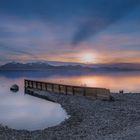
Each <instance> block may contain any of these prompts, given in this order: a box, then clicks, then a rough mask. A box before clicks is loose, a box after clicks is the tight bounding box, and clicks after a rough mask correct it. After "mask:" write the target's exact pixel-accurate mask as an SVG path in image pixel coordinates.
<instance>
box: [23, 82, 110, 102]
mask: <svg viewBox="0 0 140 140" xmlns="http://www.w3.org/2000/svg"><path fill="white" fill-rule="evenodd" d="M24 83H25V93H29V90H30V89H32V91H33V89H34V90H43V91H48V92H54V93H58V94H65V95H79V96H86V97H90V98H94V99H100V100H111V99H112V97H111V95H110V90H109V89H106V88H96V87H84V86H73V85H63V84H57V83H50V82H41V81H33V80H25V81H24Z"/></svg>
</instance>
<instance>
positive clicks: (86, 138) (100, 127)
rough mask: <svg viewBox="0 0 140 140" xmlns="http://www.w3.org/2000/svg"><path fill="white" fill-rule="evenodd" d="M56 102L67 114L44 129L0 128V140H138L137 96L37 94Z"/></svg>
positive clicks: (139, 110)
mask: <svg viewBox="0 0 140 140" xmlns="http://www.w3.org/2000/svg"><path fill="white" fill-rule="evenodd" d="M35 93H37V94H39V96H40V97H43V96H45V97H46V96H47V98H49V99H51V100H53V101H56V102H58V103H60V104H61V105H62V107H63V108H64V109H66V111H67V113H68V114H69V115H70V118H69V119H68V120H65V121H64V122H62V123H61V124H60V125H57V126H55V127H50V128H47V129H44V130H37V131H31V132H29V131H25V130H13V129H9V128H7V127H3V126H0V140H81V139H82V140H139V138H140V94H113V97H114V98H115V101H114V102H107V101H99V100H92V99H88V98H86V97H80V96H70V95H68V96H66V95H58V94H52V93H47V92H40V91H36V92H35Z"/></svg>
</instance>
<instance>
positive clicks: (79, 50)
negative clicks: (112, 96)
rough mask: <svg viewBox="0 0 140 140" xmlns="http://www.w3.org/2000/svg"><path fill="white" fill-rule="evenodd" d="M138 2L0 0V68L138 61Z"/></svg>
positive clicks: (117, 0)
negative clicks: (41, 63) (10, 64)
mask: <svg viewBox="0 0 140 140" xmlns="http://www.w3.org/2000/svg"><path fill="white" fill-rule="evenodd" d="M139 13H140V0H1V1H0V64H4V63H8V62H11V61H18V62H23V63H26V62H33V61H62V62H78V63H79V62H80V63H93V64H94V63H140V14H139Z"/></svg>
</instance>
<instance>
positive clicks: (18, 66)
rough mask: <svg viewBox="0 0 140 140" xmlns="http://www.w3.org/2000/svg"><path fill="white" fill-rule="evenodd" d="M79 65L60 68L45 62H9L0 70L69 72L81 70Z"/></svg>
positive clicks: (0, 67)
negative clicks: (68, 70)
mask: <svg viewBox="0 0 140 140" xmlns="http://www.w3.org/2000/svg"><path fill="white" fill-rule="evenodd" d="M81 68H82V66H81V65H75V66H72V65H62V66H54V65H50V64H48V63H46V62H34V63H26V64H23V63H17V62H10V63H7V64H5V65H2V66H0V70H1V71H2V70H38V71H41V70H59V69H60V70H62V69H63V70H64V69H70V70H77V69H81Z"/></svg>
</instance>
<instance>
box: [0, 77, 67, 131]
mask: <svg viewBox="0 0 140 140" xmlns="http://www.w3.org/2000/svg"><path fill="white" fill-rule="evenodd" d="M13 83H16V84H18V85H19V86H20V90H19V92H17V93H13V92H11V91H10V90H9V89H10V86H11V85H13ZM67 118H68V116H67V113H66V112H65V110H63V109H62V107H61V105H59V104H57V103H53V102H50V101H46V100H43V99H39V98H36V97H33V96H30V95H27V94H26V95H25V94H24V91H23V78H22V77H21V78H10V77H9V78H8V77H5V76H2V75H1V76H0V124H3V125H7V126H9V127H11V128H15V129H28V130H37V129H43V128H47V127H50V126H55V125H57V124H59V123H61V122H62V121H63V120H65V119H67Z"/></svg>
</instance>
